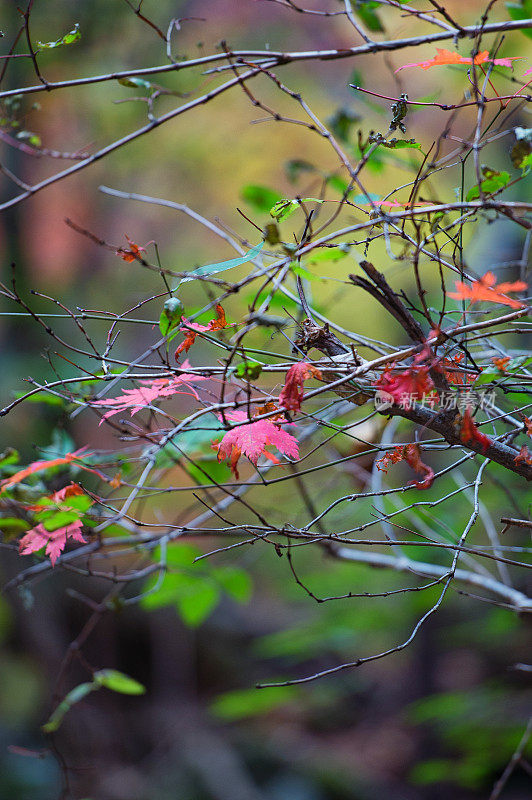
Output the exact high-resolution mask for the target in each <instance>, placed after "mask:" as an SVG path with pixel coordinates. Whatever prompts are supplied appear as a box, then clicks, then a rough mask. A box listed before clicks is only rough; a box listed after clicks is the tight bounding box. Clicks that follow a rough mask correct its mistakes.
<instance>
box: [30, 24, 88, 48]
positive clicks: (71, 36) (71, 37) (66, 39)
mask: <svg viewBox="0 0 532 800" xmlns="http://www.w3.org/2000/svg"><path fill="white" fill-rule="evenodd" d="M78 39H81V33H80V32H79V22H76V24H75V25H74V28H73V30H71V31H70V33H65V35H64V36H62V37H61V39H57V40H56V41H55V42H37V45H36V47H37V49H38V50H53V49H54V48H55V47H62V46H63V45H64V44H72V43H73V42H77V41H78Z"/></svg>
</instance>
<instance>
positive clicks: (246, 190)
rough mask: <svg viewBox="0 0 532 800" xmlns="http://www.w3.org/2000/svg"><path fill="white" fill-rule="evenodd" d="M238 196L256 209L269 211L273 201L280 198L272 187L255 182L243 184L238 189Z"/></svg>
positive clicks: (275, 201)
mask: <svg viewBox="0 0 532 800" xmlns="http://www.w3.org/2000/svg"><path fill="white" fill-rule="evenodd" d="M240 196H241V198H242V199H243V200H245V201H246V203H249V204H250V206H253V208H255V209H256V210H257V211H269V210H270V208H271V207H272V206H273V205H275V203H277V202H278V201H279V200H281V199H282V195H281V194H279V192H276V191H275V190H274V189H269V188H268V187H267V186H257V185H255V184H249V186H244V187H243V188H242V189H241V190H240Z"/></svg>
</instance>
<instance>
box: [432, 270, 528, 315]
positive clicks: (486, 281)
mask: <svg viewBox="0 0 532 800" xmlns="http://www.w3.org/2000/svg"><path fill="white" fill-rule="evenodd" d="M527 285H528V284H526V283H525V282H524V281H514V282H513V283H499V284H497V283H496V278H495V275H494V274H493V272H486V274H485V275H483V276H482V278H480V280H478V281H473V282H472V283H471V286H467V285H466V284H465V283H463V282H462V281H455V286H456V292H449V293H448V295H449V297H453V298H454V299H455V300H470V301H471V303H478V302H480V301H481V300H487V301H489V302H492V303H502V304H503V305H505V306H511V307H512V308H523V307H524V303H520V302H519V301H518V300H513V299H512V298H511V297H506V292H521V291H523V290H524V289H526V288H527Z"/></svg>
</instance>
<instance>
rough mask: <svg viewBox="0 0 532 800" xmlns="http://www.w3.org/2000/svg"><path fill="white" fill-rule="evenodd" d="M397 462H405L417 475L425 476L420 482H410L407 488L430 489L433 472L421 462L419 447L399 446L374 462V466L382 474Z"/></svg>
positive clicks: (414, 445)
mask: <svg viewBox="0 0 532 800" xmlns="http://www.w3.org/2000/svg"><path fill="white" fill-rule="evenodd" d="M399 461H406V463H407V464H408V466H409V467H412V469H413V470H415V471H416V472H417V473H418V474H420V475H425V477H424V479H423V480H422V481H410V484H409V486H415V487H416V488H417V489H430V487H431V486H432V483H433V481H434V471H433V470H432V469H431V468H430V467H429V466H427V464H424V463H423V461H422V460H421V450H420V449H419V445H417V444H414V443H410V444H406V445H399V446H398V447H395V448H394V449H393V450H391V451H390V452H389V453H386V454H385V455H384V456H383V457H382V458H380V459H379V460H378V461H377V462H376V466H377V469H380V470H382V472H388V469H389V467H390V466H391V465H392V464H397V463H399Z"/></svg>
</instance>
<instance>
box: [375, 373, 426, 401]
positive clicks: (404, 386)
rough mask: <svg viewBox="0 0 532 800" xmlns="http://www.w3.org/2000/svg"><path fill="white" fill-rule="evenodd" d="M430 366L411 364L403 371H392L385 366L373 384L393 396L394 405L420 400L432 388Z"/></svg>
mask: <svg viewBox="0 0 532 800" xmlns="http://www.w3.org/2000/svg"><path fill="white" fill-rule="evenodd" d="M429 370H430V366H428V365H426V364H425V365H418V364H413V365H412V366H411V367H408V369H406V370H404V372H398V373H395V374H394V373H393V372H392V369H391V367H390V366H389V365H388V366H386V367H385V369H384V371H383V373H382V375H381V376H380V378H379V379H378V381H376V382H375V383H374V384H373V385H374V386H375V387H376V388H377V389H379V390H380V391H382V392H387V393H388V394H389V395H391V396H392V397H393V401H394V403H395V404H396V405H401V404H404V403H410V402H411V401H413V400H421V398H422V397H423V395H425V396H426V395H428V394H430V393H431V392H432V391H433V390H434V381H433V380H432V378H431V377H430V375H429Z"/></svg>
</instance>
